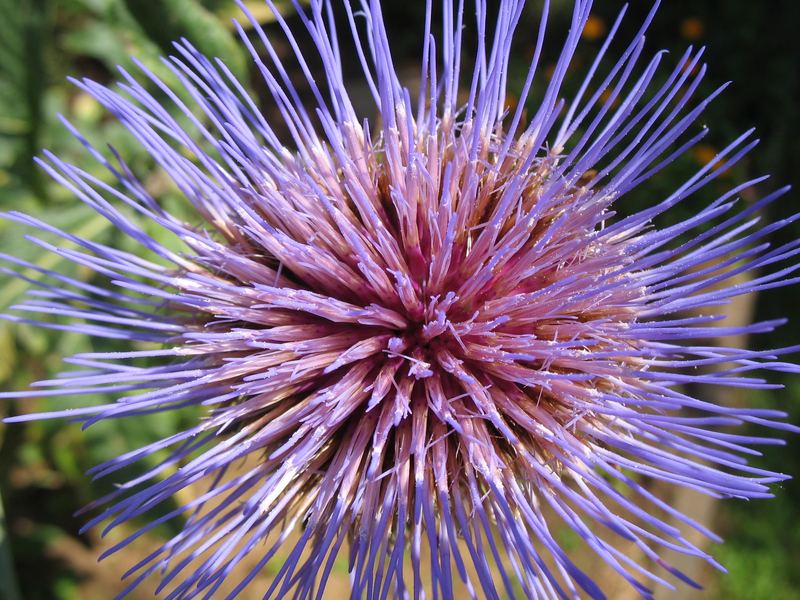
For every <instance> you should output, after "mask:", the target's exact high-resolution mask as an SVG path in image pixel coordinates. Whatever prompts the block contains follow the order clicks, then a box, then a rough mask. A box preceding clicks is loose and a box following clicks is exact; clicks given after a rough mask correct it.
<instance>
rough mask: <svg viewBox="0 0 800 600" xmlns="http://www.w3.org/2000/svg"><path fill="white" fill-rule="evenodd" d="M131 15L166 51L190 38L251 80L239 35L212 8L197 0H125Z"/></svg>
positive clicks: (211, 54)
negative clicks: (213, 12) (225, 24)
mask: <svg viewBox="0 0 800 600" xmlns="http://www.w3.org/2000/svg"><path fill="white" fill-rule="evenodd" d="M125 5H126V6H127V8H128V10H129V11H130V13H131V15H133V17H134V18H135V19H136V21H137V22H138V23H139V26H140V27H141V28H142V29H143V30H144V31H145V33H146V34H147V35H148V36H149V37H150V39H151V40H153V41H154V42H155V43H157V44H158V45H159V46H160V47H161V48H162V50H164V52H167V53H169V54H172V53H173V52H174V49H173V46H172V42H174V41H175V40H179V39H180V38H183V37H185V38H187V39H188V40H189V41H190V42H192V44H194V45H195V46H196V47H197V49H198V50H200V51H201V52H203V53H204V54H205V55H206V56H209V57H212V58H221V59H222V60H223V61H224V62H225V64H226V65H227V66H228V68H230V70H231V71H233V73H234V74H235V75H236V76H237V77H239V78H240V79H241V80H242V81H246V80H247V65H248V61H247V60H246V59H245V54H244V51H243V50H242V47H241V44H240V43H239V42H238V40H237V39H236V37H235V36H234V35H233V34H231V32H230V31H228V30H227V29H226V28H225V26H224V25H223V24H222V22H221V21H220V20H219V19H218V18H217V17H215V16H214V15H213V14H212V13H211V12H209V11H208V10H206V9H205V8H203V6H202V5H201V4H199V3H198V2H195V1H194V0H162V1H161V2H153V1H152V0H125Z"/></svg>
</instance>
